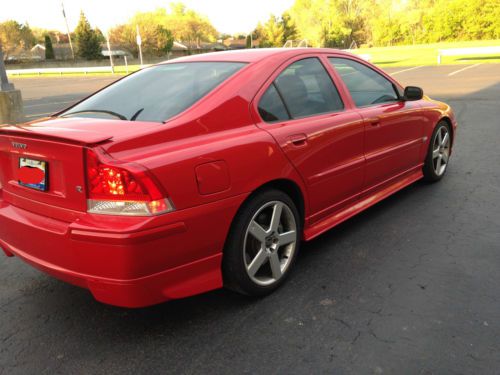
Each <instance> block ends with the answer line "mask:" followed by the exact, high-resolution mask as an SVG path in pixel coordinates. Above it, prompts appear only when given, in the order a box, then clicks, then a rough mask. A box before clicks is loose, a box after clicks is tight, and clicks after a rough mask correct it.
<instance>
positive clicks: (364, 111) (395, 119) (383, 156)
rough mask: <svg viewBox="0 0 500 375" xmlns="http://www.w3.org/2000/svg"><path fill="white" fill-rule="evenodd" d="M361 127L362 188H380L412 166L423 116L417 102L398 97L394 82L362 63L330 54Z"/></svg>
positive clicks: (414, 164)
mask: <svg viewBox="0 0 500 375" xmlns="http://www.w3.org/2000/svg"><path fill="white" fill-rule="evenodd" d="M329 61H330V63H331V64H332V66H333V67H334V68H335V70H336V71H337V73H338V74H339V76H340V77H341V78H342V81H343V82H344V84H345V86H346V87H347V89H348V91H349V93H350V95H351V98H352V101H353V102H354V104H355V105H356V107H357V110H358V113H359V114H360V115H361V116H362V117H363V120H364V127H365V141H364V143H365V157H366V177H365V188H366V189H373V188H377V187H380V188H382V187H383V186H384V185H385V183H390V182H391V179H392V178H393V177H396V176H399V175H400V174H403V173H404V172H407V171H409V170H411V169H412V168H414V167H416V166H417V165H418V163H419V153H420V149H421V146H422V142H423V132H424V127H423V124H424V119H423V117H422V110H421V108H420V106H419V105H418V103H417V102H408V101H403V100H402V99H401V96H400V94H399V93H398V91H397V88H396V87H395V85H394V84H393V83H392V82H391V81H390V80H388V79H387V78H386V77H384V76H383V75H382V74H380V73H378V72H376V71H375V70H373V69H371V68H369V67H368V66H366V65H365V64H362V63H360V62H357V61H354V60H352V59H349V58H340V57H331V58H329Z"/></svg>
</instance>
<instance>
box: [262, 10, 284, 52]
mask: <svg viewBox="0 0 500 375" xmlns="http://www.w3.org/2000/svg"><path fill="white" fill-rule="evenodd" d="M262 34H263V35H262V40H261V46H263V47H283V37H284V35H285V29H284V27H283V23H282V22H281V20H280V19H279V18H277V17H275V16H273V15H271V16H270V17H269V20H268V21H267V22H266V24H265V25H264V27H263V30H262Z"/></svg>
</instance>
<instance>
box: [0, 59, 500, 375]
mask: <svg viewBox="0 0 500 375" xmlns="http://www.w3.org/2000/svg"><path fill="white" fill-rule="evenodd" d="M464 68H467V69H464ZM387 71H389V72H390V73H391V74H394V77H396V78H397V79H398V80H400V81H401V82H402V83H403V84H412V85H418V86H421V87H423V88H424V91H425V93H426V94H428V95H430V96H432V97H434V98H436V99H440V100H445V101H447V102H448V103H450V104H451V105H452V106H453V107H454V109H455V112H456V114H457V117H458V121H459V126H460V128H459V132H458V138H457V141H456V144H455V150H454V155H453V156H452V159H451V163H450V167H449V170H448V172H447V175H446V177H445V178H444V180H443V181H442V182H440V183H438V184H433V185H429V184H425V183H422V182H418V183H416V184H414V185H412V186H410V187H408V188H406V189H404V190H403V191H401V192H399V193H397V194H396V195H394V196H392V197H390V198H389V199H387V200H385V201H384V202H382V203H380V204H378V205H376V206H375V207H373V208H371V209H369V210H368V211H366V212H364V213H362V214H360V215H358V216H357V217H355V218H353V219H351V220H349V221H347V222H346V223H344V224H342V225H340V226H339V227H337V228H335V229H333V230H331V231H330V232H328V233H326V234H325V235H323V236H321V237H319V238H318V239H316V240H314V241H312V242H310V243H308V244H306V245H305V246H304V247H303V248H302V253H301V255H300V257H299V260H298V262H297V264H296V269H295V272H294V273H293V274H292V275H291V277H290V279H289V282H288V283H287V285H286V286H285V287H284V288H282V289H280V290H279V291H277V292H276V293H275V294H273V295H271V296H269V297H267V298H265V299H261V300H251V299H247V298H244V297H241V296H239V295H235V294H233V293H231V292H227V291H223V290H220V291H215V292H211V293H208V294H205V295H201V296H197V297H193V298H188V299H185V300H180V301H173V302H170V303H165V304H162V305H159V306H154V307H151V308H147V309H139V310H124V309H120V308H115V307H110V306H105V305H102V304H99V303H98V302H95V301H94V300H93V298H92V297H91V295H90V293H88V292H87V291H86V290H83V289H79V288H77V287H73V286H70V285H67V284H65V283H63V282H60V281H57V280H54V279H52V278H50V277H49V276H46V275H44V274H42V273H39V272H38V271H36V270H34V269H32V268H31V267H29V266H27V265H25V264H24V263H23V262H21V261H20V260H18V259H15V258H5V257H0V314H1V315H0V373H5V374H32V373H37V374H38V373H47V374H58V373H64V374H67V373H71V374H88V373H99V374H101V373H102V374H114V373H120V374H123V373H125V374H128V373H130V374H137V373H151V374H155V373H202V374H222V373H230V374H233V373H266V374H295V373H297V374H303V373H313V374H319V373H325V374H372V373H373V374H498V373H500V287H499V286H500V272H499V270H500V147H499V144H500V65H495V64H482V65H477V66H476V65H474V66H473V65H468V66H439V67H417V68H406V69H405V68H394V69H387ZM112 80H113V78H109V77H92V78H59V77H57V78H36V79H26V78H23V79H14V80H13V82H14V83H15V85H16V87H17V88H20V89H21V90H22V92H23V96H24V100H25V102H24V103H25V112H26V114H27V116H29V118H30V119H35V118H37V117H41V116H43V115H45V114H47V113H50V112H54V111H56V110H59V109H61V108H64V107H65V106H67V105H69V104H70V103H71V102H73V101H75V100H78V99H79V98H82V97H84V96H86V95H88V94H89V93H90V92H92V91H93V90H95V89H97V88H99V87H101V86H103V85H105V84H107V83H109V82H111V81H112ZM27 235H29V234H27Z"/></svg>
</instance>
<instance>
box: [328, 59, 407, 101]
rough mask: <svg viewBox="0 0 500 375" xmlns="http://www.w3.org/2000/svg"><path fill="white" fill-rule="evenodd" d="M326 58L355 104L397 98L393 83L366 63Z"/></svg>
mask: <svg viewBox="0 0 500 375" xmlns="http://www.w3.org/2000/svg"><path fill="white" fill-rule="evenodd" d="M328 60H329V61H330V64H332V66H333V67H334V68H335V69H336V70H337V72H338V73H339V75H340V77H341V78H342V80H343V81H344V83H345V85H346V86H347V89H348V90H349V93H350V94H351V97H352V99H353V100H354V103H356V106H358V107H364V106H368V105H373V104H379V103H387V102H394V101H398V100H399V95H398V94H397V92H396V90H395V88H394V84H393V83H392V82H391V81H389V80H388V79H387V78H385V77H384V76H382V75H381V74H379V73H377V72H376V71H374V70H373V69H370V68H368V67H367V66H366V65H363V64H361V63H358V62H356V61H354V60H350V59H343V58H337V57H330V58H329V59H328Z"/></svg>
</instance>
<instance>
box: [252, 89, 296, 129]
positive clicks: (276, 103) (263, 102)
mask: <svg viewBox="0 0 500 375" xmlns="http://www.w3.org/2000/svg"><path fill="white" fill-rule="evenodd" d="M259 113H260V116H261V117H262V119H263V120H264V121H265V122H275V121H285V120H288V119H290V116H289V114H288V112H287V110H286V108H285V105H284V104H283V101H282V100H281V97H280V96H279V94H278V91H276V87H275V86H274V83H273V84H272V85H271V86H269V88H268V89H267V91H266V93H265V94H264V95H262V98H261V99H260V102H259Z"/></svg>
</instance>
